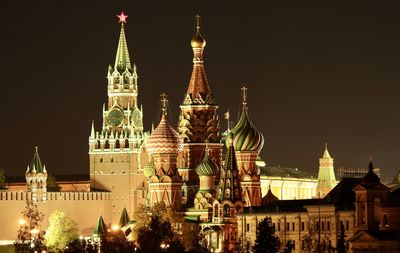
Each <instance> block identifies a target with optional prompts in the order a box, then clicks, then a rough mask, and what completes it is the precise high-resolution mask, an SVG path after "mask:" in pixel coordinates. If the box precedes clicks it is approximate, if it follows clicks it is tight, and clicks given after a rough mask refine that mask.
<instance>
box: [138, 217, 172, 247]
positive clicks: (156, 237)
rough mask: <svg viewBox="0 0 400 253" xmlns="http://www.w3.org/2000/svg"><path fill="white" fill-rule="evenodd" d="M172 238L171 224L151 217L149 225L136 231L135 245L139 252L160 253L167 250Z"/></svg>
mask: <svg viewBox="0 0 400 253" xmlns="http://www.w3.org/2000/svg"><path fill="white" fill-rule="evenodd" d="M173 238H174V233H173V231H172V227H171V223H170V222H169V221H168V220H164V221H163V220H162V219H161V218H160V217H159V216H151V218H150V224H149V225H148V226H147V227H143V228H141V229H140V230H139V231H138V238H137V243H138V244H139V247H140V249H141V252H162V251H163V250H164V249H167V248H169V245H170V243H171V242H172V239H173ZM163 245H164V247H163Z"/></svg>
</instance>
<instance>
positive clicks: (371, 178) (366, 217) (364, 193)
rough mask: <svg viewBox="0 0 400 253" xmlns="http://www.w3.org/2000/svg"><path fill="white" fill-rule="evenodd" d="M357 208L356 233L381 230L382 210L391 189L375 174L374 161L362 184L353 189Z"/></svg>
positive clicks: (369, 166) (370, 164)
mask: <svg viewBox="0 0 400 253" xmlns="http://www.w3.org/2000/svg"><path fill="white" fill-rule="evenodd" d="M353 191H354V194H355V206H356V224H355V232H357V231H359V230H379V224H380V218H381V217H380V215H381V214H380V208H381V206H382V204H384V203H385V202H386V200H387V198H388V196H389V193H390V189H389V188H388V187H386V186H385V185H384V184H382V183H381V181H380V179H379V177H378V176H377V175H376V174H375V173H374V165H373V164H372V161H370V162H369V165H368V173H367V174H366V175H365V176H364V177H363V179H362V180H361V183H360V184H359V185H357V186H356V187H354V188H353Z"/></svg>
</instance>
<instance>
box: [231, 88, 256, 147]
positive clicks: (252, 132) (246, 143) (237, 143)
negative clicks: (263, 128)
mask: <svg viewBox="0 0 400 253" xmlns="http://www.w3.org/2000/svg"><path fill="white" fill-rule="evenodd" d="M242 95H243V100H242V110H241V112H240V115H239V119H238V122H237V123H236V125H235V126H234V127H233V128H232V130H231V131H232V133H233V134H234V136H235V137H234V139H233V146H234V147H235V150H236V151H258V152H260V150H261V149H262V147H263V146H264V136H263V135H262V133H261V132H260V131H258V130H257V129H256V128H255V127H254V125H253V123H252V122H251V121H250V119H249V116H248V112H247V111H248V109H247V98H246V97H247V88H246V87H243V88H242Z"/></svg>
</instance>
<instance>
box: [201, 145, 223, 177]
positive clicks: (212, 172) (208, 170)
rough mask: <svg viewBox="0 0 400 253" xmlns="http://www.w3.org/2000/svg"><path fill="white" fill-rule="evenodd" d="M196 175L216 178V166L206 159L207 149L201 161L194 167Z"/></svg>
mask: <svg viewBox="0 0 400 253" xmlns="http://www.w3.org/2000/svg"><path fill="white" fill-rule="evenodd" d="M196 173H197V175H199V176H216V175H217V173H218V166H217V165H216V164H215V163H214V162H213V161H211V160H210V158H209V157H208V150H207V149H206V151H205V155H204V158H203V160H202V161H201V162H199V164H197V166H196Z"/></svg>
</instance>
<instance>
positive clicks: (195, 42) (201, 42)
mask: <svg viewBox="0 0 400 253" xmlns="http://www.w3.org/2000/svg"><path fill="white" fill-rule="evenodd" d="M190 44H191V45H192V48H204V47H205V46H206V40H205V39H204V38H203V36H201V32H200V16H199V15H196V31H195V32H194V35H193V38H192V40H191V42H190Z"/></svg>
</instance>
